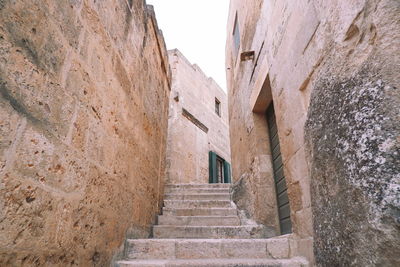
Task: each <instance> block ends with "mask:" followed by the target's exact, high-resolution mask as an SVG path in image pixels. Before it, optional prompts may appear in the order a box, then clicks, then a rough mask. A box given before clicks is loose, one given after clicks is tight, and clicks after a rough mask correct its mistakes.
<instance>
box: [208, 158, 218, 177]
mask: <svg viewBox="0 0 400 267" xmlns="http://www.w3.org/2000/svg"><path fill="white" fill-rule="evenodd" d="M208 165H209V178H208V182H209V183H210V184H214V183H216V182H217V154H215V153H214V152H212V151H210V152H208Z"/></svg>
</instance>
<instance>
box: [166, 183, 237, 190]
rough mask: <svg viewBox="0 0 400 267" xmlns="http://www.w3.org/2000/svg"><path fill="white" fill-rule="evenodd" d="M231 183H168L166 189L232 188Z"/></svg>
mask: <svg viewBox="0 0 400 267" xmlns="http://www.w3.org/2000/svg"><path fill="white" fill-rule="evenodd" d="M230 187H231V184H167V185H166V186H165V188H166V189H170V188H180V189H194V188H196V189H197V188H230Z"/></svg>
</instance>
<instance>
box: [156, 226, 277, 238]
mask: <svg viewBox="0 0 400 267" xmlns="http://www.w3.org/2000/svg"><path fill="white" fill-rule="evenodd" d="M272 236H275V232H274V231H272V230H270V229H269V228H267V227H263V226H260V225H254V226H253V225H241V226H169V225H155V226H154V227H153V237H154V238H268V237H272Z"/></svg>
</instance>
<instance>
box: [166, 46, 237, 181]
mask: <svg viewBox="0 0 400 267" xmlns="http://www.w3.org/2000/svg"><path fill="white" fill-rule="evenodd" d="M168 55H169V61H170V64H171V71H172V90H171V96H170V106H169V122H168V147H167V182H168V183H208V178H209V166H208V164H209V163H208V152H209V151H210V150H212V151H214V152H216V153H217V154H218V155H219V156H221V157H223V158H224V159H225V160H226V161H227V162H229V163H230V161H231V157H230V144H229V126H228V103H227V95H226V93H225V92H224V91H223V90H222V89H221V88H220V87H219V86H218V85H217V84H216V83H215V82H214V80H213V79H212V78H208V77H207V76H206V75H205V74H204V73H203V71H202V70H201V69H200V68H199V67H198V66H197V65H192V64H191V63H190V62H189V61H188V60H187V59H186V58H185V57H184V56H183V55H182V53H181V52H180V51H179V50H177V49H174V50H170V51H168ZM215 98H217V99H218V101H220V108H221V116H218V115H217V114H216V112H215ZM183 109H185V110H186V111H187V112H188V113H190V114H191V115H192V116H193V117H194V118H195V119H197V120H198V121H199V122H200V123H201V124H203V125H204V126H205V127H206V128H207V130H206V131H205V128H203V129H201V127H202V126H200V127H199V126H197V125H196V124H195V123H193V121H191V120H190V119H188V117H187V116H185V115H184V111H183Z"/></svg>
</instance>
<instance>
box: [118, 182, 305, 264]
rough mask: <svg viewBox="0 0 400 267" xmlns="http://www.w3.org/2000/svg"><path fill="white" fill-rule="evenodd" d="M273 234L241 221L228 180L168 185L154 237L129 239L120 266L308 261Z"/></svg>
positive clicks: (296, 262)
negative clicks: (291, 250) (293, 256)
mask: <svg viewBox="0 0 400 267" xmlns="http://www.w3.org/2000/svg"><path fill="white" fill-rule="evenodd" d="M272 236H275V233H274V231H273V230H271V229H268V228H267V227H265V226H262V225H257V224H248V223H247V224H245V223H244V222H242V220H241V219H240V217H239V216H238V210H237V209H236V206H235V204H234V203H233V202H231V194H230V184H176V185H167V186H166V190H165V200H164V208H163V215H160V216H158V224H157V225H155V226H154V227H153V238H152V239H130V240H127V242H126V248H125V260H123V261H119V262H118V266H120V267H128V266H141V267H150V266H168V267H169V266H193V267H194V266H196V267H202V266H215V267H220V266H221V267H222V266H224V267H225V266H227V267H228V266H232V267H233V266H235V267H239V266H257V267H262V266H274V267H277V266H291V267H292V266H293V267H300V266H308V263H307V261H306V260H305V259H303V258H298V257H297V258H296V257H295V258H290V242H289V240H288V239H287V238H284V237H278V238H270V237H272Z"/></svg>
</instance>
